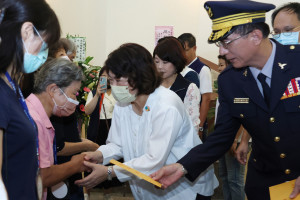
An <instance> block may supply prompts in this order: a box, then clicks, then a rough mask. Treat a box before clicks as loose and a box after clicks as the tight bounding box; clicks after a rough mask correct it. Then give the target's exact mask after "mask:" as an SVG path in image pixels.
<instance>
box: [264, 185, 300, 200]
mask: <svg viewBox="0 0 300 200" xmlns="http://www.w3.org/2000/svg"><path fill="white" fill-rule="evenodd" d="M295 181H296V180H292V181H288V182H285V183H281V184H278V185H274V186H271V187H269V191H270V197H271V200H291V199H290V198H289V196H290V194H291V193H292V191H293V189H294V186H295ZM293 200H300V194H298V196H297V197H296V198H294V199H293Z"/></svg>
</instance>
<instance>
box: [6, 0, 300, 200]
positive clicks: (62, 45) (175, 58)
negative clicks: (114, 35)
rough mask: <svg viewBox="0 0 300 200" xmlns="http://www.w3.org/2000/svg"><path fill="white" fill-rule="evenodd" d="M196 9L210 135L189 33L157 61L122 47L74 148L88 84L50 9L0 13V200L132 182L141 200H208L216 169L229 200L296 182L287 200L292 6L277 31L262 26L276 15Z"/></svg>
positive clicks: (264, 194)
mask: <svg viewBox="0 0 300 200" xmlns="http://www.w3.org/2000/svg"><path fill="white" fill-rule="evenodd" d="M204 8H205V10H206V11H207V13H208V15H209V17H210V18H211V20H212V22H213V26H212V29H213V30H212V33H211V35H210V36H209V39H208V42H209V43H214V44H216V45H217V46H218V47H219V54H220V55H219V56H218V55H216V56H218V58H219V72H220V75H219V78H218V93H219V97H218V100H217V107H216V120H215V123H216V124H215V130H214V132H213V133H210V134H208V129H207V120H206V118H207V114H208V110H209V104H210V100H211V93H212V81H211V72H210V70H211V69H210V68H209V67H208V66H206V65H205V64H203V63H202V62H201V61H200V59H199V57H197V55H196V50H197V46H196V39H195V36H193V35H192V34H191V33H183V34H181V35H180V36H179V37H178V38H176V37H165V38H162V39H160V40H159V41H158V43H157V45H156V47H155V48H154V50H153V54H151V53H150V52H149V51H148V50H147V49H146V48H144V47H143V46H141V45H139V44H135V43H126V44H122V45H121V46H120V47H118V48H117V49H116V50H114V51H112V52H111V53H110V54H109V55H108V57H107V59H106V61H105V63H104V66H103V67H102V68H101V70H100V72H99V81H98V83H97V88H96V89H95V90H94V91H91V92H90V93H89V94H88V98H87V101H86V105H85V113H86V114H87V115H90V123H89V127H88V131H87V138H81V134H80V132H79V130H78V120H77V119H78V116H77V115H78V114H77V112H76V107H77V106H78V104H79V102H78V101H77V99H76V94H77V92H78V91H79V90H80V88H81V83H82V81H83V80H84V78H85V77H84V74H83V72H82V70H81V69H80V67H79V66H77V65H76V63H75V62H73V61H74V58H75V56H76V44H75V43H74V42H72V41H71V40H69V39H67V38H61V35H60V32H61V29H60V25H59V21H58V18H57V16H56V14H55V13H54V11H53V10H52V9H51V8H50V7H49V5H48V4H47V3H46V1H45V0H26V1H25V0H3V1H0V60H1V66H0V96H1V101H0V108H1V112H0V169H1V174H0V199H3V200H7V199H26V200H27V199H30V200H35V199H44V200H46V199H48V200H49V199H53V198H54V199H55V198H56V196H55V195H56V194H55V190H56V189H57V188H67V189H66V190H65V191H64V192H63V193H64V199H71V200H79V199H84V194H83V187H85V188H86V189H87V190H88V189H91V188H93V187H95V186H97V185H98V186H99V184H101V183H102V184H103V182H105V181H107V182H109V181H111V180H112V179H115V180H118V182H126V181H129V185H130V188H131V191H132V194H133V196H134V198H135V199H137V200H138V199H147V200H148V199H149V200H150V199H153V200H154V199H166V200H177V199H184V198H189V199H196V200H210V199H212V196H213V194H214V190H215V189H216V188H217V187H218V185H219V182H218V180H217V178H216V176H215V172H214V167H213V163H214V162H215V161H217V160H219V176H220V180H221V182H222V185H223V196H224V199H225V200H244V199H245V196H247V198H248V199H249V200H260V199H261V200H267V199H270V194H269V187H270V186H273V185H277V184H280V183H284V182H286V181H291V180H294V179H295V185H294V188H293V191H292V192H291V194H290V198H295V197H296V196H297V195H298V194H299V193H300V170H299V169H300V166H299V162H298V159H297V158H298V156H299V155H298V151H297V142H298V141H300V135H299V130H298V128H297V124H298V121H299V118H300V115H299V102H300V99H299V98H300V96H299V95H300V92H299V91H300V87H299V85H300V68H299V57H298V56H300V45H299V44H300V35H299V32H300V3H298V2H292V3H288V4H285V5H283V6H281V7H279V8H277V9H276V10H275V11H274V12H273V14H272V27H273V31H270V28H269V26H268V25H267V24H266V23H265V13H266V12H268V11H270V10H273V9H274V8H275V6H274V5H273V4H267V3H259V2H255V1H207V2H206V3H205V4H204ZM270 34H271V37H272V38H269V35H270ZM298 117H299V118H298ZM249 141H250V142H249ZM250 147H251V149H252V150H251V155H250V158H249V160H247V155H248V153H249V149H250ZM111 159H116V160H120V159H121V160H120V161H122V162H123V163H124V164H125V165H127V166H129V167H131V168H134V169H136V170H138V171H140V172H142V173H144V174H146V175H149V176H150V177H151V178H153V179H154V180H156V181H159V182H160V183H161V184H162V188H163V189H158V188H155V187H154V186H153V185H152V184H151V183H148V182H146V181H144V180H142V179H139V178H137V177H136V176H134V175H133V174H131V173H129V172H128V171H126V170H124V169H123V168H121V167H119V166H116V165H109V161H110V160H111ZM247 162H248V171H247V178H246V183H245V184H244V182H245V180H244V177H245V171H246V170H245V164H246V163H247ZM83 172H87V173H86V174H85V177H84V176H83ZM64 186H66V187H64Z"/></svg>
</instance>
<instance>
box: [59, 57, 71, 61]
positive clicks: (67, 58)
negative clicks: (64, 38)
mask: <svg viewBox="0 0 300 200" xmlns="http://www.w3.org/2000/svg"><path fill="white" fill-rule="evenodd" d="M60 58H63V59H66V60H69V61H70V58H69V57H68V56H61V57H60Z"/></svg>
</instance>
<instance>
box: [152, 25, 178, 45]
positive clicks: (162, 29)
mask: <svg viewBox="0 0 300 200" xmlns="http://www.w3.org/2000/svg"><path fill="white" fill-rule="evenodd" d="M173 30H174V27H173V26H155V46H156V45H157V42H158V40H159V39H161V38H164V37H166V36H173V35H174V32H173Z"/></svg>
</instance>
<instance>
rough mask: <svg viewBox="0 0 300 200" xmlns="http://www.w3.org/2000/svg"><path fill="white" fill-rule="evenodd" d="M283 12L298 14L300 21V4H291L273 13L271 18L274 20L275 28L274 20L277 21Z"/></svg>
mask: <svg viewBox="0 0 300 200" xmlns="http://www.w3.org/2000/svg"><path fill="white" fill-rule="evenodd" d="M282 10H284V11H287V12H289V13H295V14H297V17H298V20H299V21H300V3H298V2H290V3H287V4H284V5H282V6H280V7H279V8H277V9H276V10H275V11H274V12H273V13H272V17H271V18H272V26H274V20H275V18H276V16H277V15H278V13H279V12H280V11H282Z"/></svg>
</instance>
